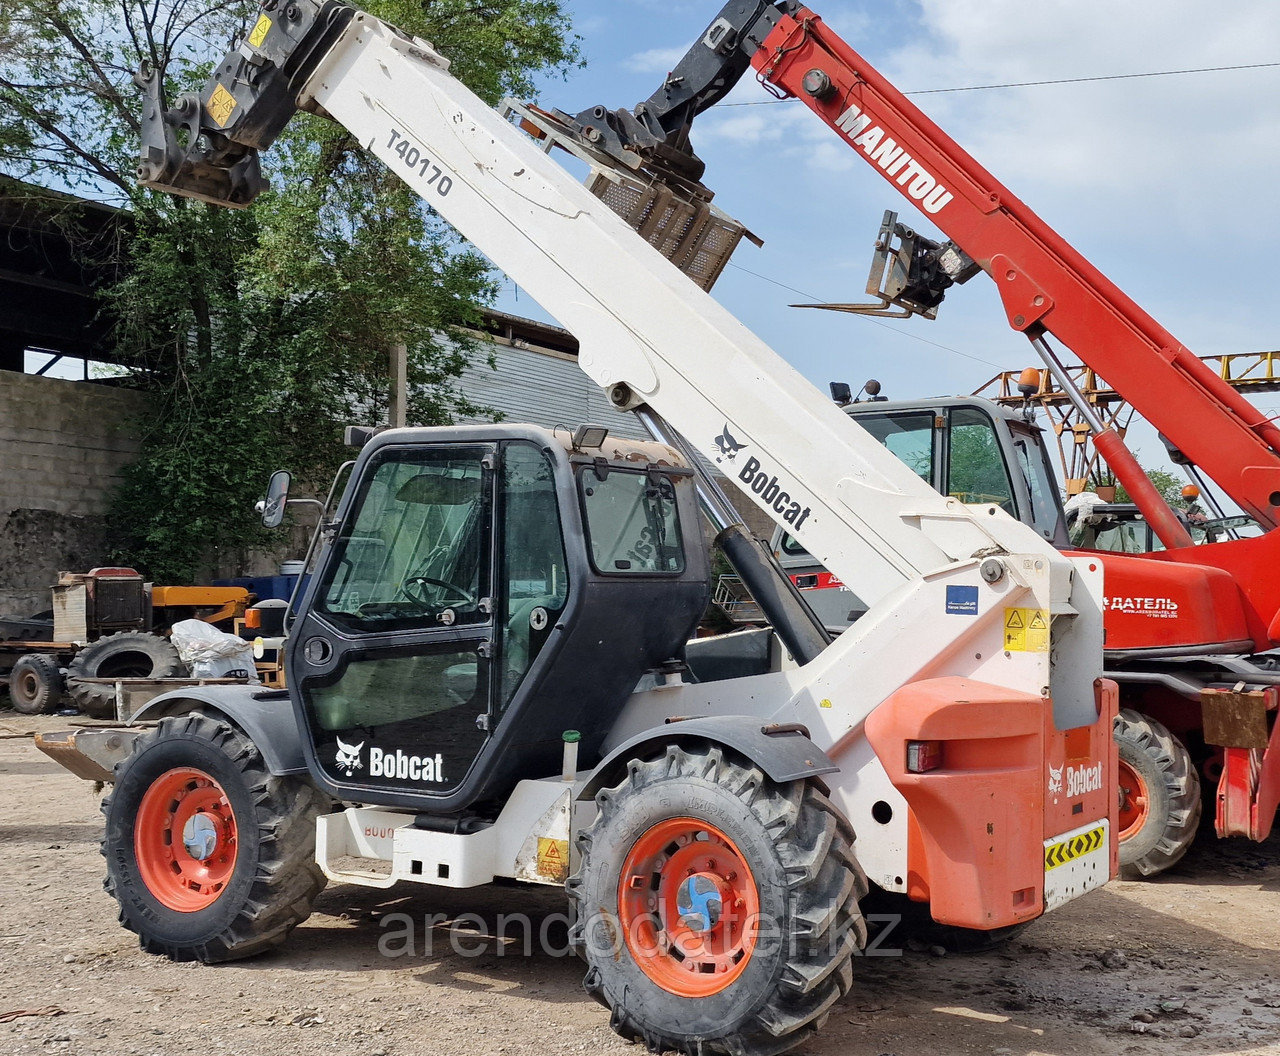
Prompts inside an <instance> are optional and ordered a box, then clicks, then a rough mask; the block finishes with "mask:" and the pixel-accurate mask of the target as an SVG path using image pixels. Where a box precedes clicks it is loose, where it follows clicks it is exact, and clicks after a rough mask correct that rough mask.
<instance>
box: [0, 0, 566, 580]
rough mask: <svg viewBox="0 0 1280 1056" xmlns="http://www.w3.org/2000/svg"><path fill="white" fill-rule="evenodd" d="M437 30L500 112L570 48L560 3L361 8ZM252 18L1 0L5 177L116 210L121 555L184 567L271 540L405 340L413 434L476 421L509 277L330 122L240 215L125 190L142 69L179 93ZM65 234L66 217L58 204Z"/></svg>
mask: <svg viewBox="0 0 1280 1056" xmlns="http://www.w3.org/2000/svg"><path fill="white" fill-rule="evenodd" d="M363 6H364V7H365V8H366V9H368V10H369V11H370V12H371V13H373V14H375V15H377V16H379V17H381V18H384V19H386V20H388V21H390V22H392V23H395V24H397V25H399V26H400V27H401V28H402V29H404V30H406V31H407V32H410V33H413V34H415V35H417V36H420V37H423V38H425V39H428V40H432V41H433V42H434V43H435V44H436V45H437V46H438V47H439V48H440V49H441V50H442V51H443V52H445V53H446V54H447V55H449V57H450V58H451V59H452V60H453V70H454V72H455V73H457V74H458V75H459V76H460V77H461V78H462V79H463V80H464V81H465V82H466V83H467V84H468V85H469V86H470V87H471V88H472V89H473V90H474V91H476V92H477V93H478V94H479V95H480V96H481V97H483V98H485V99H486V100H488V101H491V102H496V101H497V100H498V99H499V98H500V97H501V96H502V95H504V94H508V93H511V94H528V93H530V92H531V90H532V87H533V78H534V77H535V76H537V75H539V74H544V73H546V72H548V71H556V70H564V69H566V68H567V67H569V66H570V65H573V64H576V63H578V62H579V61H580V59H579V53H578V49H577V43H576V38H574V37H573V36H572V34H571V33H570V28H569V21H568V16H567V14H566V12H565V10H564V4H563V3H562V0H491V2H484V0H478V2H477V0H418V2H416V3H409V2H406V0H382V2H377V0H375V2H371V3H366V4H364V5H363ZM255 14H256V8H255V6H254V5H251V4H246V3H243V2H235V3H229V2H222V3H219V2H216V0H215V2H213V3H208V2H205V3H195V2H192V0H159V2H158V3H154V4H153V3H142V2H141V0H12V2H11V3H9V4H7V5H6V6H5V8H4V9H3V11H2V12H0V170H2V171H4V172H6V173H7V174H9V175H12V176H16V177H18V178H20V179H25V180H29V181H34V182H37V183H42V184H44V185H46V186H52V187H56V188H59V189H64V190H72V191H75V192H77V193H79V194H81V195H83V196H85V197H89V198H93V199H95V200H99V201H106V202H111V203H114V204H117V205H121V206H124V207H127V208H128V209H129V210H130V211H131V214H132V237H130V238H128V239H127V240H125V241H124V243H123V244H122V245H120V246H118V247H112V248H111V250H110V251H111V252H116V253H119V254H121V255H123V256H125V257H126V263H127V265H128V267H127V277H126V278H125V279H124V280H123V281H122V282H121V283H120V284H119V285H118V286H117V287H116V288H115V289H113V290H111V291H109V293H108V295H107V298H106V307H107V309H108V310H109V311H110V312H111V313H112V316H113V318H114V321H115V340H116V344H117V352H118V354H119V356H120V358H121V359H122V360H123V361H124V362H125V363H126V364H127V365H128V367H129V370H130V373H131V381H132V383H133V384H135V385H137V386H139V387H141V388H144V389H145V390H147V391H148V392H149V393H150V394H151V396H152V401H151V410H150V412H149V414H148V416H147V420H146V422H145V431H144V445H143V451H142V455H141V457H140V459H139V460H138V462H137V463H136V464H135V465H134V466H133V467H131V468H130V469H129V471H128V472H127V473H126V475H125V481H124V483H123V485H122V487H121V489H120V491H119V495H118V497H117V501H116V503H115V506H114V509H113V518H112V519H113V521H114V523H115V524H116V525H117V527H118V528H119V530H120V551H121V552H120V554H119V556H120V557H121V558H122V559H128V560H129V561H131V562H134V563H137V564H139V565H141V566H142V567H143V568H145V570H146V571H147V572H148V573H149V574H150V575H151V576H153V577H156V578H159V579H165V580H171V581H182V580H189V579H192V578H196V577H200V576H203V575H207V574H209V572H210V571H212V569H213V568H214V567H216V566H218V565H222V566H224V567H225V566H227V565H228V564H230V563H233V561H234V557H235V555H237V554H239V553H241V552H243V551H245V550H247V549H249V548H251V547H254V546H261V545H264V538H263V536H262V534H261V531H260V529H259V528H258V526H257V524H256V519H255V517H254V515H253V513H252V505H253V501H254V499H255V498H256V497H257V496H258V495H259V493H260V492H261V490H262V487H263V482H264V480H265V475H266V472H267V471H268V470H269V469H271V468H275V467H276V466H278V465H286V466H288V467H289V468H291V469H293V470H294V471H295V472H297V473H298V474H300V476H301V478H302V479H303V480H311V481H314V482H317V484H318V483H319V482H321V481H323V480H324V479H326V478H327V477H328V476H329V475H330V473H331V472H332V470H333V469H334V468H335V467H336V464H337V463H338V462H339V461H340V460H341V458H342V455H343V452H342V451H341V449H340V448H339V447H338V444H337V440H338V432H339V430H338V429H337V428H336V425H337V423H341V422H346V421H366V422H371V423H377V422H382V421H385V420H386V405H387V402H388V383H387V374H388V355H389V352H390V349H391V347H392V345H393V344H394V343H396V342H403V343H404V344H405V345H406V346H407V347H408V350H409V381H410V402H409V408H408V416H409V421H410V422H411V423H412V424H421V425H430V424H440V423H444V422H448V421H450V420H452V419H453V418H454V417H456V416H457V415H459V414H471V413H475V412H476V410H477V408H475V407H473V406H472V405H470V404H468V403H467V401H465V400H464V399H463V398H462V397H461V395H460V394H459V392H458V390H457V387H456V379H457V377H458V375H459V374H460V372H461V371H462V369H463V367H464V366H465V364H466V362H467V360H468V357H469V356H471V355H474V354H475V352H476V349H475V343H474V342H473V341H472V339H471V338H470V337H469V336H468V335H469V333H470V329H471V328H472V327H473V326H474V325H475V324H476V323H477V322H478V320H479V309H480V306H482V305H484V304H485V303H487V302H489V301H490V300H491V299H492V297H493V296H494V293H495V290H496V286H495V282H494V277H493V275H492V273H491V271H490V269H489V266H488V264H487V262H486V261H485V260H484V259H483V258H481V257H480V256H479V255H478V254H476V253H475V252H474V251H472V250H471V249H469V247H468V246H467V245H466V243H464V242H463V241H462V240H461V239H460V238H458V236H457V235H456V234H455V233H454V232H453V231H452V230H451V229H450V228H449V227H448V226H447V225H446V224H444V223H443V221H442V220H441V219H440V218H439V217H438V216H436V215H435V214H434V213H433V212H432V211H431V210H430V209H429V208H428V207H427V206H426V205H425V204H424V203H423V202H422V201H421V200H420V199H418V198H417V196H416V195H415V194H413V192H412V191H410V190H409V189H408V188H407V187H406V186H405V185H404V184H403V183H402V182H401V181H400V180H399V178H398V177H396V176H394V175H393V174H391V173H390V172H388V171H387V170H386V169H385V167H383V166H382V165H381V164H380V163H378V162H377V161H375V160H374V159H372V158H371V157H369V156H368V155H366V154H365V153H364V152H363V151H362V150H361V149H360V148H359V145H358V144H357V143H356V142H354V140H352V138H351V137H350V136H349V135H348V134H347V133H346V132H345V131H344V130H343V129H341V128H340V127H338V126H337V125H334V124H332V123H329V122H327V121H324V120H321V119H318V118H314V117H308V116H305V115H299V117H298V118H296V119H295V120H294V122H293V123H292V124H291V125H290V126H289V128H288V129H287V130H286V131H285V133H284V134H283V136H282V137H281V139H280V140H279V142H278V144H277V146H276V148H275V149H273V150H272V151H271V152H270V154H269V155H268V156H267V157H266V158H264V168H266V170H267V174H268V176H269V177H270V179H271V181H272V184H273V190H272V191H270V192H268V193H267V194H265V195H263V196H262V198H261V199H259V201H258V202H257V203H255V204H254V206H253V207H251V208H250V209H247V210H243V211H227V210H222V209H219V208H216V207H211V206H206V205H204V204H201V203H196V202H192V201H189V200H184V199H175V198H172V197H170V196H167V195H163V194H153V193H151V192H146V191H141V190H139V189H138V188H137V187H136V185H135V184H134V182H133V176H132V173H133V167H134V165H135V162H136V151H137V146H138V114H139V111H140V103H141V98H140V95H139V93H138V92H137V91H136V90H135V89H134V88H133V86H132V84H131V83H130V78H131V76H132V72H133V70H135V69H136V68H137V66H138V65H139V63H140V62H142V61H146V62H149V63H150V64H151V65H152V66H153V67H154V68H155V69H157V70H159V71H161V73H162V75H163V76H164V78H165V81H164V83H165V86H166V92H167V95H168V97H169V98H170V99H173V98H174V97H175V96H176V95H177V94H178V93H179V92H181V91H184V90H189V89H193V88H196V87H198V86H199V85H200V84H201V83H203V80H204V78H205V77H206V76H207V73H208V70H209V68H210V66H211V63H212V62H213V61H216V59H218V58H220V57H221V56H222V54H224V53H225V51H226V48H227V44H228V42H229V41H230V39H231V37H232V36H233V35H234V34H237V33H238V34H243V33H244V32H245V31H246V29H247V27H248V26H249V25H250V24H251V23H252V19H253V17H254V16H255ZM68 223H69V224H74V216H69V217H68Z"/></svg>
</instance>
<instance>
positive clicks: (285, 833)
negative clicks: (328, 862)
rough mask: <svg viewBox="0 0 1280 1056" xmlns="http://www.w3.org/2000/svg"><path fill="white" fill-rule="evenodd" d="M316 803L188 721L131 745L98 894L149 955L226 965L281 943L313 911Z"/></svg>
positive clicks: (230, 739)
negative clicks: (113, 904) (102, 891)
mask: <svg viewBox="0 0 1280 1056" xmlns="http://www.w3.org/2000/svg"><path fill="white" fill-rule="evenodd" d="M323 804H324V799H323V797H322V796H321V795H320V793H319V792H318V791H317V790H316V789H315V787H314V786H312V785H311V784H310V783H308V782H306V781H301V780H298V779H296V778H290V777H276V776H273V775H272V774H271V773H269V772H268V770H267V768H266V765H265V764H264V763H263V760H262V756H261V754H260V753H259V752H258V749H257V748H256V747H255V745H254V744H253V742H252V741H251V740H249V738H248V737H247V736H245V734H244V733H242V732H241V731H240V730H238V729H237V728H235V727H234V726H232V725H230V724H229V723H228V722H226V721H225V720H223V719H221V718H215V717H213V716H209V715H205V714H203V713H201V712H191V713H190V714H187V715H182V716H177V717H170V718H166V719H162V720H161V721H160V724H159V725H158V726H157V727H156V728H155V729H154V730H151V731H149V732H148V733H146V734H144V735H143V736H141V737H139V738H138V740H137V742H136V744H135V747H134V751H133V753H132V754H131V755H130V756H129V758H128V759H126V760H125V761H124V762H123V763H121V764H120V767H119V768H118V769H117V771H116V784H115V788H114V790H113V791H112V793H111V795H110V796H108V797H107V798H106V799H105V800H104V801H103V804H102V812H103V814H105V815H106V819H107V827H106V835H105V838H104V839H103V841H102V853H103V855H104V856H105V857H106V859H107V878H106V881H105V885H104V886H105V887H106V890H107V892H108V893H109V894H110V895H112V896H113V897H114V898H115V899H116V901H117V902H118V903H119V904H120V922H121V923H122V924H123V925H124V926H125V927H126V928H128V929H129V930H130V931H133V932H136V933H137V935H138V939H139V943H140V944H141V946H142V948H143V949H144V950H147V951H148V952H150V953H160V954H164V955H165V956H167V957H169V958H171V959H173V960H175V961H188V960H200V961H206V962H212V961H230V960H238V959H239V958H242V957H250V956H252V955H254V954H257V953H261V952H263V951H264V950H267V949H270V948H271V947H273V946H277V945H279V944H280V943H281V942H283V941H284V939H285V937H286V936H287V935H288V933H289V932H290V931H292V930H293V928H294V927H296V926H297V925H298V924H300V923H301V922H302V921H303V920H305V919H306V918H307V917H308V916H309V915H310V913H311V903H312V901H313V900H314V898H315V896H316V895H317V894H319V893H320V890H321V889H322V888H323V887H324V884H325V878H324V874H323V873H322V872H321V871H320V868H319V866H318V865H316V863H315V857H314V856H315V823H316V818H317V817H318V816H319V814H320V813H321V811H322V809H323Z"/></svg>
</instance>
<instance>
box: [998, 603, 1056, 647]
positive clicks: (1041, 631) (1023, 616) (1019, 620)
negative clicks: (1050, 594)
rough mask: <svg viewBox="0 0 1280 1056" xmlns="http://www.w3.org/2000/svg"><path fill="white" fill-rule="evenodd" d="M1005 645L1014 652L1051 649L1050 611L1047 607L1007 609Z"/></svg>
mask: <svg viewBox="0 0 1280 1056" xmlns="http://www.w3.org/2000/svg"><path fill="white" fill-rule="evenodd" d="M1004 647H1005V649H1006V650H1008V651H1009V652H1012V653H1044V652H1048V650H1049V613H1048V612H1047V611H1046V610H1045V609H1005V610H1004Z"/></svg>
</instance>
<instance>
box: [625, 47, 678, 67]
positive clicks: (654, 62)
mask: <svg viewBox="0 0 1280 1056" xmlns="http://www.w3.org/2000/svg"><path fill="white" fill-rule="evenodd" d="M688 50H689V48H688V47H687V46H683V45H682V46H681V47H677V48H650V49H649V50H648V51H641V52H638V53H637V54H635V55H632V56H631V57H630V58H629V59H627V60H626V62H625V63H624V65H625V66H626V68H627V69H628V70H630V71H631V72H632V73H670V72H671V71H672V70H673V69H674V68H675V65H676V63H678V62H679V61H680V60H681V59H682V58H684V55H685V52H687V51H688Z"/></svg>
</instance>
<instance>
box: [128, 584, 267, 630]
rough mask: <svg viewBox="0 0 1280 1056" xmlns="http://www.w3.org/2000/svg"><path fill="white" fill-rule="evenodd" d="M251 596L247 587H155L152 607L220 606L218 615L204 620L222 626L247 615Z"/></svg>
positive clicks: (152, 590) (216, 612)
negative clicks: (223, 622) (245, 611)
mask: <svg viewBox="0 0 1280 1056" xmlns="http://www.w3.org/2000/svg"><path fill="white" fill-rule="evenodd" d="M250 597H251V595H250V593H249V592H248V591H247V590H245V589H244V587H152V588H151V607H152V608H153V609H168V608H189V609H207V608H213V607H214V606H216V607H217V610H216V611H215V612H211V613H209V614H208V615H205V616H201V617H200V619H202V620H203V621H204V622H205V623H221V622H222V621H223V620H231V619H235V618H237V617H239V616H243V615H244V610H245V609H246V608H248V607H249V599H250Z"/></svg>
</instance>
